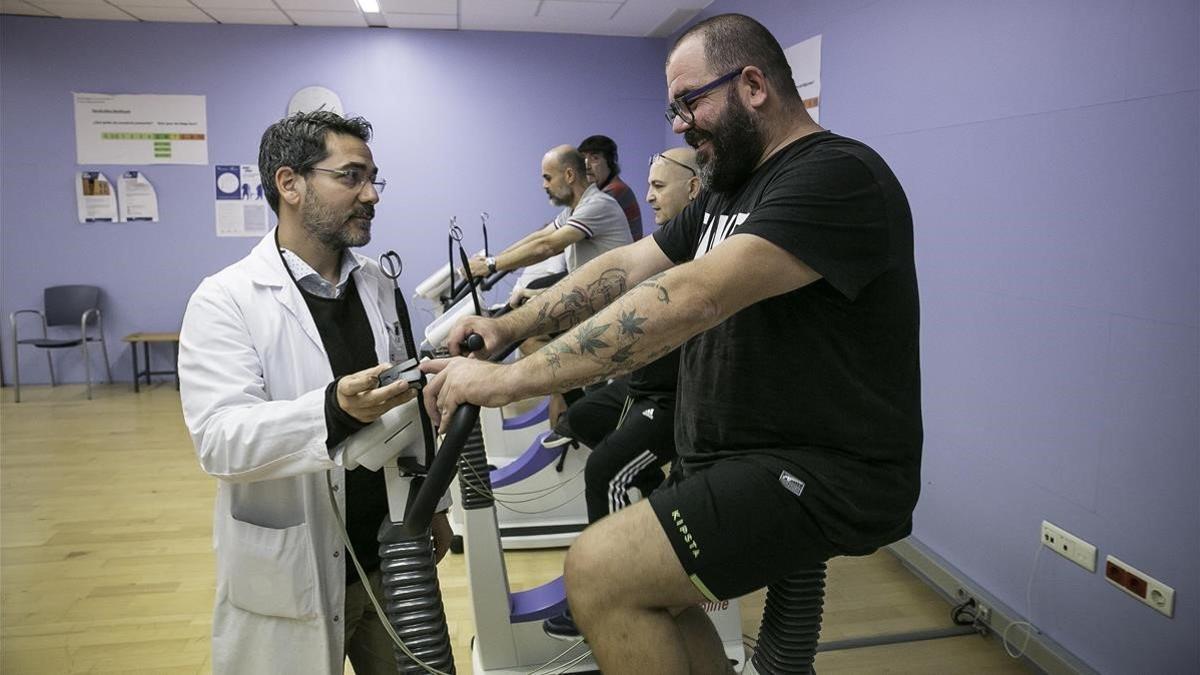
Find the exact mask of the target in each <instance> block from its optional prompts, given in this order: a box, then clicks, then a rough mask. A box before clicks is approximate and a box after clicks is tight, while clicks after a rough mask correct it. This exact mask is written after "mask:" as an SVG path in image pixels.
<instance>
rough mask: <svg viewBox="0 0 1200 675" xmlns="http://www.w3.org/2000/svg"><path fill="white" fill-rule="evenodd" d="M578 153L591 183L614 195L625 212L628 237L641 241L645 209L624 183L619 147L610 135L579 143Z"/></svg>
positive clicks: (590, 138)
mask: <svg viewBox="0 0 1200 675" xmlns="http://www.w3.org/2000/svg"><path fill="white" fill-rule="evenodd" d="M579 152H580V153H582V154H583V159H584V161H586V162H587V177H588V180H590V181H591V182H593V183H595V184H596V187H598V188H600V189H601V190H603V191H604V192H605V193H607V194H609V195H611V196H612V198H613V199H615V200H617V203H618V204H620V205H621V210H622V211H624V212H625V220H626V221H627V222H628V223H629V234H630V235H631V236H632V237H633V240H634V241H637V240H638V239H641V238H642V210H641V209H640V208H638V200H637V195H635V194H634V193H633V190H632V189H630V187H629V185H628V184H627V183H626V182H625V181H623V180H621V178H620V175H621V165H620V164H618V163H617V144H616V143H615V142H614V141H613V139H611V138H609V137H608V136H601V135H598V134H597V135H595V136H588V137H587V138H585V139H583V142H582V143H580V144H579Z"/></svg>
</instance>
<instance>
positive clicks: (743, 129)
mask: <svg viewBox="0 0 1200 675" xmlns="http://www.w3.org/2000/svg"><path fill="white" fill-rule="evenodd" d="M725 100H726V101H727V103H728V105H727V106H726V109H725V114H724V115H722V116H721V118H720V119H718V120H717V122H716V123H715V124H714V125H713V130H712V132H707V131H704V130H701V129H697V128H695V127H693V128H691V129H688V130H687V132H685V133H684V134H683V140H684V141H686V142H687V144H688V145H690V146H692V147H693V148H694V147H696V146H698V145H700V144H701V143H703V142H704V141H706V140H707V141H711V145H710V149H709V151H707V152H702V153H698V154H697V155H696V163H697V164H698V165H699V166H700V184H701V185H702V186H703V187H704V189H706V190H712V191H713V192H721V193H730V192H734V191H735V190H737V189H738V188H740V187H741V186H742V184H743V183H745V182H746V179H748V178H749V177H750V174H752V173H754V167H755V166H757V165H758V160H759V159H760V158H761V157H762V153H763V147H764V143H763V134H762V131H761V130H760V129H759V128H758V124H757V120H755V119H754V117H752V116H751V115H750V111H749V110H747V109H746V107H745V106H744V105H742V102H741V100H740V99H738V97H737V94H736V92H734V91H733V90H730V92H729V95H727V96H726V99H725Z"/></svg>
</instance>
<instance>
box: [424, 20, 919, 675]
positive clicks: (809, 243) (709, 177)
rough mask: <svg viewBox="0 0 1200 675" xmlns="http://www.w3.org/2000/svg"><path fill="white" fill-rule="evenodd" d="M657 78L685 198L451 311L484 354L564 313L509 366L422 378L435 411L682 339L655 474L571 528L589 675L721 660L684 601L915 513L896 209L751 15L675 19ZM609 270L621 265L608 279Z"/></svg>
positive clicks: (733, 591)
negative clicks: (679, 147)
mask: <svg viewBox="0 0 1200 675" xmlns="http://www.w3.org/2000/svg"><path fill="white" fill-rule="evenodd" d="M666 76H667V89H668V98H669V100H670V105H669V106H668V112H667V117H668V118H669V120H670V122H671V125H672V128H673V129H674V130H675V132H676V133H682V134H684V140H685V141H687V143H688V145H690V146H692V147H693V148H695V149H696V151H697V162H698V164H699V166H700V178H701V183H702V185H703V190H702V192H701V194H700V196H699V197H697V198H696V199H695V200H694V201H693V202H692V203H691V204H689V205H688V206H687V207H685V208H684V210H683V211H682V212H681V213H680V214H679V215H678V216H677V217H676V218H674V219H673V220H672V221H671V222H669V223H667V225H666V226H665V227H662V228H661V229H659V230H658V231H656V232H655V233H654V235H653V236H651V237H646V238H643V239H642V240H640V241H638V242H636V243H635V244H633V245H631V246H626V247H624V248H620V249H617V250H614V251H611V252H609V253H607V254H605V255H603V256H601V257H599V258H597V259H596V260H594V261H592V262H591V263H590V264H588V265H585V266H583V267H581V268H580V269H579V270H577V271H576V272H575V273H574V274H572V275H571V276H569V277H567V278H566V279H564V280H563V281H562V282H560V283H559V284H558V285H557V286H555V287H554V288H551V289H550V290H548V291H546V292H545V293H543V294H542V295H541V296H538V298H536V299H534V300H533V301H531V302H530V303H528V304H527V305H526V306H525V307H523V308H522V309H521V310H518V311H516V312H513V313H512V314H510V315H507V316H504V317H501V318H499V319H496V320H484V319H478V318H471V319H469V320H465V321H463V322H462V323H461V324H460V325H459V326H458V327H456V331H457V332H456V333H452V334H451V336H450V340H451V344H455V343H456V342H457V341H458V340H459V339H461V338H462V337H464V336H465V334H466V333H467V332H470V331H474V332H477V333H479V334H480V335H482V336H483V337H484V340H485V343H486V344H487V346H488V347H489V348H496V347H497V346H499V345H501V344H503V343H507V342H510V341H512V340H514V339H518V338H521V337H524V336H527V335H531V334H533V333H536V332H539V331H545V330H549V329H555V330H563V329H566V328H567V327H569V326H570V325H571V324H577V325H576V326H575V327H574V328H572V329H571V330H570V331H569V332H567V333H565V334H564V335H562V336H560V337H559V338H558V339H557V340H555V341H554V342H552V343H551V344H549V345H547V347H546V348H544V349H543V350H541V351H540V352H539V353H537V354H535V355H533V356H532V357H530V358H527V359H523V360H521V361H518V362H516V363H514V364H512V365H504V366H501V365H495V364H491V363H487V362H484V361H481V360H478V359H464V358H454V359H447V360H443V361H435V362H429V363H427V364H425V366H424V369H425V370H426V371H427V372H431V373H437V375H436V377H434V378H433V380H432V381H431V382H430V383H429V385H428V386H427V387H426V388H425V391H424V393H423V396H424V398H425V402H426V405H427V407H428V408H429V409H430V411H431V412H432V413H433V415H434V417H435V418H439V419H441V420H443V423H444V421H445V420H446V419H447V416H448V415H450V414H452V413H453V411H454V409H455V408H456V407H457V406H458V405H460V404H462V403H464V402H469V403H474V404H479V405H485V406H497V405H502V404H504V403H506V402H508V401H510V400H515V399H517V398H522V397H526V396H530V395H536V394H540V393H545V392H549V391H557V390H561V389H562V388H566V387H570V386H576V385H578V384H581V383H587V382H595V381H599V380H601V379H603V378H606V377H609V376H612V375H614V374H619V373H623V372H629V371H631V370H634V369H636V368H639V367H641V366H644V365H645V364H647V363H649V362H651V361H653V360H654V359H655V358H657V357H659V356H662V355H663V354H665V353H666V352H667V351H669V350H671V349H674V348H675V347H678V346H680V345H683V349H682V351H681V355H680V378H679V389H678V406H677V408H676V423H675V442H676V447H677V450H678V453H679V456H678V459H677V460H676V461H675V463H674V466H673V468H672V472H671V476H670V477H669V479H668V482H667V484H665V485H664V486H662V487H660V488H659V489H657V490H655V491H654V492H653V493H651V495H650V497H649V499H645V500H642V501H639V502H638V503H636V504H633V505H632V506H630V507H628V508H625V509H622V510H620V511H617V512H615V513H612V514H610V515H609V516H607V517H605V518H603V519H601V520H599V521H597V522H595V523H593V524H592V525H590V526H589V527H588V528H587V529H586V530H585V531H584V532H583V533H581V534H580V536H579V537H578V538H577V539H576V540H575V543H574V544H573V545H572V547H571V549H570V551H569V552H568V554H567V560H566V563H565V568H566V569H565V578H566V587H567V598H568V600H569V603H570V607H571V611H572V613H573V615H574V618H575V621H576V622H577V623H578V625H579V628H580V629H581V630H582V632H583V634H584V636H585V637H586V638H587V641H588V643H589V645H590V647H591V648H592V651H593V653H594V655H595V657H596V661H597V663H598V664H599V666H600V668H601V669H602V670H603V671H604V672H605V673H644V672H654V673H687V672H691V673H728V672H731V671H730V669H729V665H728V663H727V662H726V661H725V658H724V654H723V652H722V650H721V644H720V640H719V638H718V637H717V634H716V631H715V630H714V629H713V626H712V624H711V622H710V621H708V619H707V617H706V616H705V615H704V613H703V611H702V610H701V609H700V607H699V603H701V602H703V601H706V600H719V599H728V598H733V597H738V596H740V595H744V594H745V593H748V592H750V591H753V590H755V589H757V588H761V587H763V586H766V585H768V584H771V583H773V582H775V581H777V580H780V579H783V578H785V577H787V576H789V575H791V574H793V573H795V572H796V571H798V570H801V569H806V568H810V567H812V566H813V565H815V564H818V563H820V562H822V561H824V560H826V559H828V558H830V557H833V556H835V555H862V554H866V553H869V552H871V551H874V550H875V549H877V548H878V547H880V546H883V545H886V544H888V543H891V542H893V541H896V540H897V539H899V538H901V537H904V536H906V535H907V534H908V533H909V532H910V531H911V529H912V512H913V508H914V507H915V505H916V501H917V495H918V491H919V486H920V457H921V444H922V435H923V432H922V425H921V407H920V366H919V348H918V317H919V309H918V296H917V281H916V269H915V265H914V261H913V232H912V215H911V212H910V210H909V207H908V202H907V199H906V197H905V195H904V191H903V189H902V188H901V186H900V184H899V181H898V180H897V179H896V177H895V175H893V173H892V172H891V170H890V169H889V168H888V166H887V164H886V163H885V162H884V161H883V159H882V158H881V157H880V156H879V155H878V154H877V153H876V152H875V151H873V150H872V149H871V148H869V147H867V146H866V145H864V144H862V143H860V142H858V141H854V140H851V139H848V138H845V137H842V136H838V135H836V134H833V133H831V132H829V131H826V130H824V129H822V128H821V127H819V126H818V125H817V124H816V123H814V122H813V121H812V119H811V118H810V117H809V116H808V113H807V111H806V110H805V108H804V102H803V101H802V100H801V98H800V96H799V94H798V92H797V91H796V88H795V84H794V82H793V80H792V75H791V71H790V68H789V66H788V64H787V60H786V58H785V56H784V54H783V50H782V48H781V47H780V46H779V43H778V42H777V41H776V40H775V38H774V37H773V36H772V35H771V34H770V33H769V32H768V31H767V30H766V28H764V27H763V26H762V25H760V24H759V23H757V22H756V21H754V20H753V19H750V18H749V17H745V16H741V15H736V14H724V15H719V16H714V17H711V18H709V19H705V20H704V21H702V22H700V23H699V24H697V25H695V26H692V27H691V28H689V29H688V30H687V31H685V32H684V33H683V35H682V36H681V37H680V38H679V39H678V40H677V41H676V43H675V44H674V45H673V47H672V48H671V50H670V53H669V55H668V57H667V63H666ZM602 278H612V279H613V280H616V281H618V283H615V284H611V285H601V286H602V287H603V288H604V289H605V292H602V291H601V290H600V289H598V288H597V287H596V284H597V282H599V281H600V280H601V279H602ZM622 288H627V289H628V290H627V291H625V292H624V293H623V294H620V295H619V296H618V297H617V298H616V299H615V300H611V299H610V297H611V295H612V291H616V290H620V289H622ZM568 296H570V300H569V301H568V300H567V298H568ZM587 315H590V316H587ZM630 551H637V555H630V554H629V552H630Z"/></svg>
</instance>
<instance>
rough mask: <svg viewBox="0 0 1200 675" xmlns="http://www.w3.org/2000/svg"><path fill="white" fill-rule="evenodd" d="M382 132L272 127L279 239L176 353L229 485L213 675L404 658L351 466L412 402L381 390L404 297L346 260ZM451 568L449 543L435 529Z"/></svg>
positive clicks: (212, 300) (195, 311) (201, 451)
mask: <svg viewBox="0 0 1200 675" xmlns="http://www.w3.org/2000/svg"><path fill="white" fill-rule="evenodd" d="M370 134H371V125H370V124H369V123H368V122H367V121H366V120H364V119H362V118H352V119H346V118H342V117H341V116H339V115H337V114H334V113H331V112H324V111H318V112H312V113H301V114H297V115H293V116H291V117H288V118H285V119H283V120H280V121H279V122H276V123H275V124H273V125H271V126H270V127H269V128H268V129H267V131H266V132H265V133H264V134H263V138H262V143H261V146H260V148H259V170H260V172H261V175H262V183H263V187H264V189H265V192H266V197H267V201H268V202H269V203H270V205H271V208H272V209H274V210H275V212H276V214H277V215H278V216H279V227H278V228H277V229H276V230H275V231H272V232H271V233H270V234H268V235H267V236H266V237H264V238H263V239H262V241H260V242H259V243H258V245H257V246H255V247H254V249H253V251H251V252H250V254H249V255H248V256H246V257H245V258H243V259H242V260H240V261H238V262H237V263H234V264H233V265H231V266H229V267H227V268H225V269H224V270H221V271H220V272H218V273H217V274H215V275H213V276H211V277H209V278H207V279H205V280H204V281H203V282H202V283H201V284H200V287H199V288H198V289H196V292H195V293H194V294H193V295H192V298H191V301H190V302H189V303H188V308H187V312H186V314H185V316H184V322H183V331H182V334H181V338H180V354H179V368H180V385H181V396H182V400H183V414H184V420H185V422H186V423H187V426H188V430H189V431H190V432H191V435H192V440H193V442H194V443H195V446H196V452H197V455H198V456H199V459H200V465H201V467H202V468H203V469H204V470H205V471H206V472H207V473H209V474H210V475H212V476H215V477H217V478H218V479H220V482H219V485H218V490H217V499H216V508H215V513H214V518H213V543H214V548H215V549H216V552H217V597H216V609H215V611H214V615H213V637H212V648H213V651H212V661H213V664H212V665H213V670H214V672H217V673H256V674H257V673H315V672H330V673H335V672H336V673H341V672H342V669H343V664H344V661H345V658H346V657H347V656H349V658H350V660H351V663H352V664H353V665H354V669H355V671H356V672H358V673H359V674H360V675H366V674H367V673H380V672H393V673H394V672H396V666H395V661H394V659H393V656H392V649H391V642H390V639H389V638H388V636H387V634H386V632H385V630H384V627H383V624H382V622H380V621H379V619H378V618H377V617H376V616H375V615H374V612H373V609H372V608H371V606H370V604H369V602H367V600H366V598H365V591H364V583H363V580H361V579H359V575H358V573H357V572H356V571H355V569H354V567H353V565H352V564H350V563H349V562H348V561H347V560H346V557H347V553H346V549H345V546H344V545H343V543H342V539H341V538H340V534H339V532H338V525H337V521H336V519H335V515H334V513H333V510H332V508H331V507H330V503H329V490H330V487H329V486H328V485H327V477H328V481H329V482H330V483H332V490H333V494H334V496H335V498H336V502H337V505H338V509H339V510H341V511H342V513H343V514H344V517H345V520H346V526H347V530H348V532H349V535H350V540H351V544H352V545H353V549H354V552H355V554H356V555H357V557H358V558H359V559H360V561H362V562H363V564H364V568H365V571H366V572H367V576H368V579H367V581H368V582H369V583H371V585H372V586H373V587H374V588H375V589H376V594H377V595H378V594H379V590H378V589H379V558H378V553H377V545H376V543H375V534H376V531H377V530H378V528H379V525H380V522H381V520H382V518H383V517H384V516H385V515H386V514H387V499H386V490H385V487H384V481H383V477H382V474H381V473H379V472H370V471H368V470H367V469H365V468H359V469H355V470H350V471H347V470H346V469H345V468H344V463H343V457H342V454H343V453H342V452H341V449H342V448H341V447H340V446H341V443H342V442H343V441H344V440H346V439H347V438H348V437H349V436H351V435H352V434H353V433H354V432H355V431H357V430H358V429H360V428H362V427H364V426H366V425H367V424H369V423H371V422H373V421H375V420H376V419H378V418H379V417H380V416H382V415H383V414H384V413H385V412H387V411H388V410H391V409H392V408H395V407H396V406H399V405H401V404H403V403H406V402H407V401H409V400H411V399H412V398H413V395H414V392H413V391H412V390H410V389H409V388H408V385H407V383H406V382H404V381H403V380H398V381H397V382H395V383H392V384H389V385H388V386H386V387H378V386H377V385H378V377H377V376H378V374H379V373H380V372H382V370H384V368H386V365H387V362H389V361H391V360H394V359H400V358H407V356H408V355H406V354H404V346H403V344H397V342H398V340H397V338H396V337H395V333H394V331H393V330H391V329H392V327H393V325H394V322H395V321H396V308H395V306H394V304H393V300H392V296H391V290H392V285H391V282H390V280H389V279H387V278H386V277H385V276H384V275H383V274H382V272H381V271H380V269H379V266H378V265H376V264H375V263H374V262H373V261H371V260H369V259H367V258H364V257H362V256H359V255H357V254H355V253H353V252H352V251H350V249H351V248H353V247H357V246H363V245H365V244H366V243H367V242H368V241H370V238H371V220H372V218H373V217H374V211H375V204H376V203H377V202H378V201H379V193H380V192H381V191H382V189H383V187H384V185H385V183H384V181H382V180H380V179H379V178H378V169H377V168H376V166H375V162H374V159H373V157H372V155H371V150H370V148H368V147H367V141H368V140H369V139H370ZM433 534H434V540H435V548H436V550H437V556H438V559H439V560H440V559H441V556H442V555H444V554H445V550H446V548H447V547H448V544H449V540H450V537H451V536H452V533H451V531H450V527H449V524H448V523H447V521H446V516H445V513H444V511H442V512H441V513H439V514H438V515H437V516H435V519H434V523H433Z"/></svg>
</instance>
